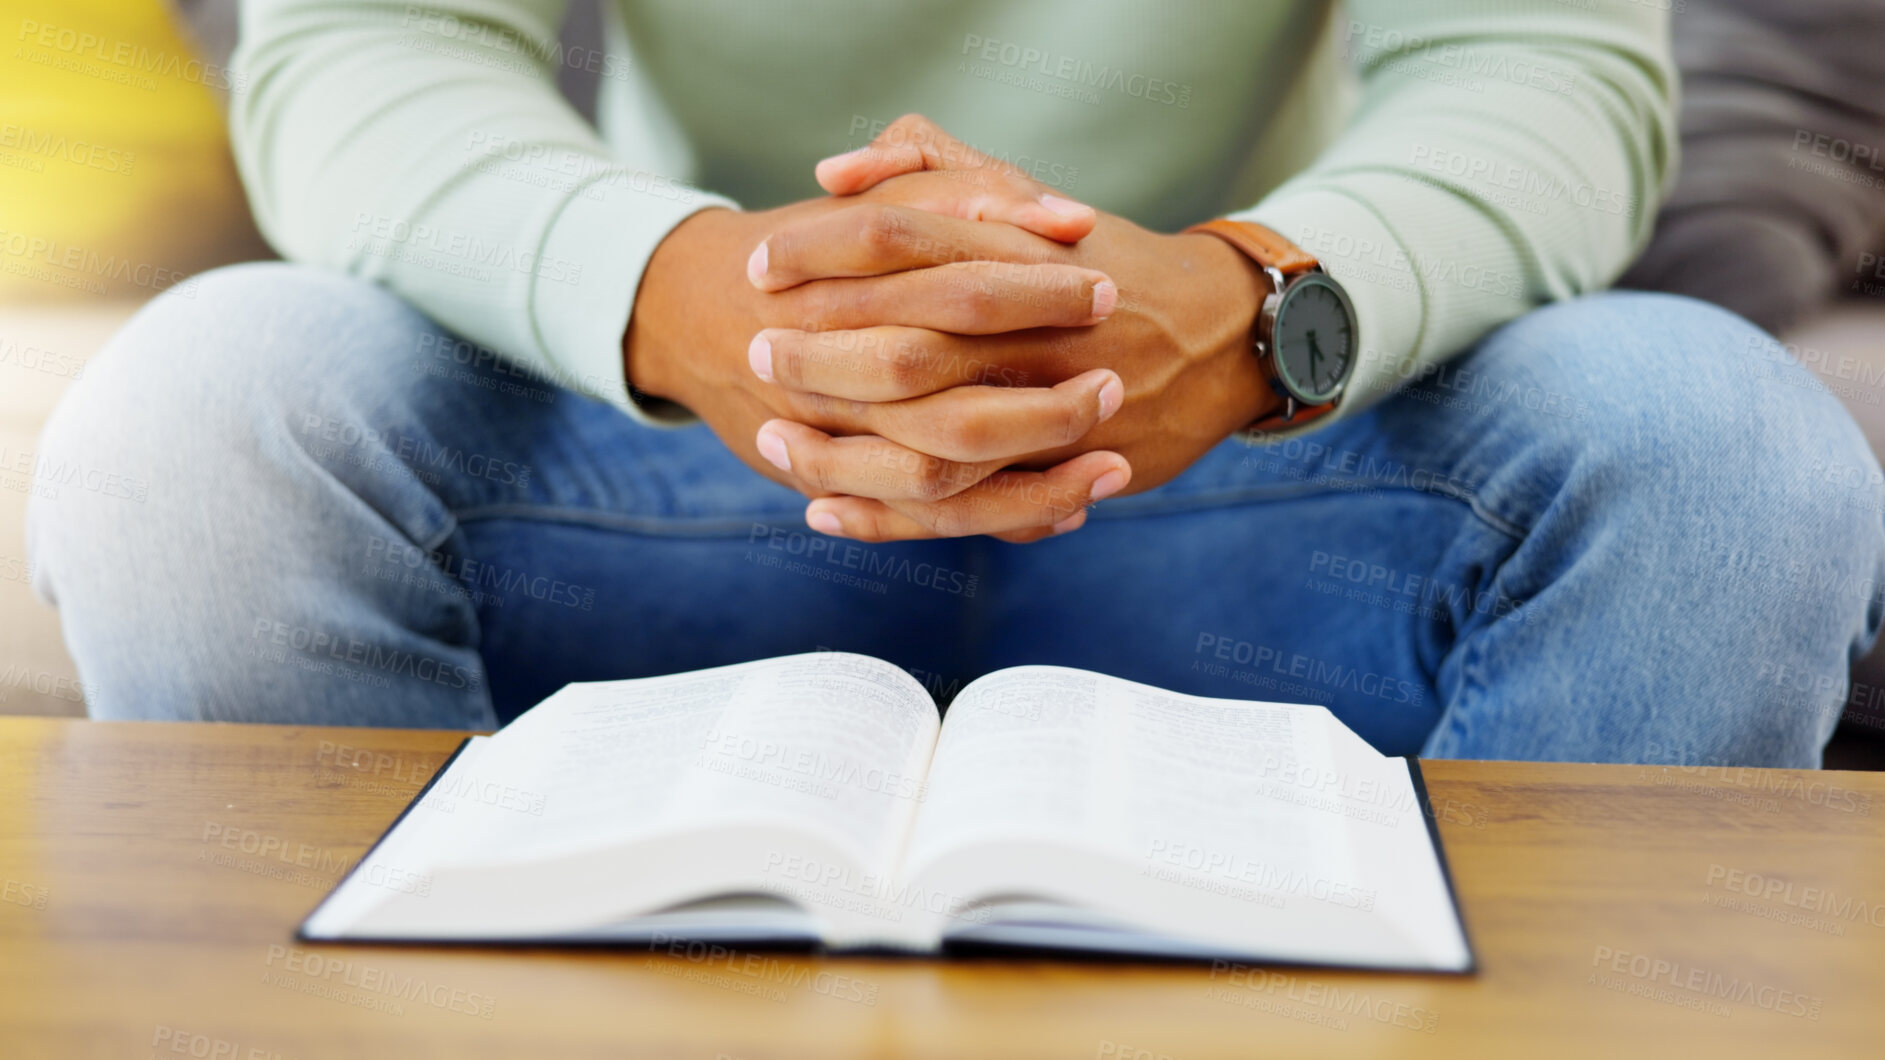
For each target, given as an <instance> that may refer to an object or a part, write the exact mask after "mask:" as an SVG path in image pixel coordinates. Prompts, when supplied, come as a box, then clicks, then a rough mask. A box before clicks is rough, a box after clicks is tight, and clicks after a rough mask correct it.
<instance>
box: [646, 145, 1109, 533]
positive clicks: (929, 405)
mask: <svg viewBox="0 0 1885 1060" xmlns="http://www.w3.org/2000/svg"><path fill="white" fill-rule="evenodd" d="M809 218H820V219H821V225H839V226H854V227H855V231H856V236H855V238H852V239H843V240H837V241H826V242H835V243H836V244H837V245H838V246H839V247H841V251H840V253H841V254H842V255H844V256H846V258H848V260H836V261H820V262H817V263H815V264H816V266H817V267H818V268H819V269H820V270H821V272H822V274H823V275H825V276H833V275H836V276H844V275H845V273H846V272H848V271H852V269H853V268H854V269H855V271H856V272H857V273H859V274H860V275H859V276H858V277H857V278H842V279H821V280H817V281H814V282H810V283H804V284H800V285H798V286H796V287H793V288H792V289H791V290H787V291H780V292H776V293H767V292H766V291H763V290H761V289H760V287H759V286H758V285H757V284H756V283H755V282H754V279H753V278H754V277H755V276H765V275H767V273H768V270H767V268H766V262H765V261H764V260H761V259H762V256H763V255H765V254H767V253H768V247H767V240H768V238H769V237H770V236H772V235H773V234H774V233H777V232H779V231H780V230H781V229H784V228H787V227H790V226H791V222H795V221H802V220H805V219H809ZM1094 218H1095V214H1094V213H1093V212H1092V211H1091V210H1090V209H1087V208H1085V207H1079V206H1077V205H1073V204H1068V203H1066V201H1065V200H1059V199H1056V200H1054V206H1053V207H1051V208H1050V207H1049V206H1048V205H1046V204H1045V203H1044V202H1043V200H1042V198H1041V191H1040V189H1039V188H1038V186H1036V185H1033V184H1032V182H1030V181H1026V180H1025V179H1024V178H1017V177H1015V176H1014V175H1013V174H1010V173H1006V172H1003V171H999V170H993V169H991V170H987V171H984V172H982V173H978V174H970V175H969V176H968V177H967V178H966V179H965V177H964V175H963V174H961V173H948V174H941V173H937V174H912V175H910V176H907V177H902V178H899V179H896V180H892V181H886V182H885V183H884V184H882V185H880V186H879V187H877V188H874V189H872V190H871V191H869V192H866V193H864V194H861V195H856V196H850V197H847V198H844V199H814V200H809V201H806V202H801V203H795V204H793V205H790V206H785V207H781V208H779V209H777V210H770V211H764V212H758V213H742V212H735V211H729V210H707V211H703V212H701V213H698V214H695V215H694V216H693V217H691V218H689V219H687V220H686V221H684V222H682V223H681V224H680V225H679V226H678V227H676V228H675V229H674V231H673V232H671V233H669V235H668V237H667V239H666V240H664V241H663V242H662V243H661V245H660V246H659V247H658V248H657V249H656V251H655V254H654V256H653V258H652V259H651V260H650V262H649V264H648V268H647V270H646V272H645V273H644V275H643V278H642V284H641V289H640V291H639V292H638V294H637V297H636V303H635V309H634V313H633V315H632V317H631V319H630V324H629V331H628V335H627V336H626V339H625V343H624V354H625V357H626V361H627V364H626V367H627V370H628V375H629V379H630V382H631V385H632V386H634V387H635V388H636V389H637V390H638V391H640V392H642V393H644V394H648V395H652V396H655V397H661V398H666V399H668V400H671V401H674V402H676V403H678V404H680V405H683V406H685V407H686V408H688V409H689V410H691V411H692V412H694V413H695V414H696V415H698V416H699V417H700V418H701V419H702V420H704V421H705V422H706V423H707V425H708V426H709V427H710V428H712V429H713V431H714V433H715V434H716V435H718V436H719V438H720V440H721V441H722V442H723V443H725V444H726V445H727V447H728V448H729V449H731V450H732V451H733V452H734V453H735V454H737V455H738V456H739V457H740V458H741V459H742V460H744V461H745V462H746V463H747V464H748V465H749V466H751V467H752V468H753V469H754V470H756V471H758V472H760V473H761V474H763V475H766V476H767V477H769V478H772V479H774V480H775V481H778V482H782V483H784V484H786V485H789V486H792V487H793V488H795V489H798V490H800V491H801V492H803V493H805V494H806V495H807V496H809V497H818V496H825V495H828V494H829V492H830V491H829V490H826V489H824V488H822V487H821V486H820V485H819V484H818V483H815V482H807V481H804V480H802V479H801V478H799V477H798V476H796V475H794V474H792V473H791V472H790V470H788V468H786V467H781V466H778V465H779V463H781V462H785V461H783V459H782V458H783V457H784V453H783V452H780V453H770V454H769V453H761V452H760V451H759V450H758V448H757V446H756V445H755V443H754V439H755V437H756V435H757V434H758V428H759V426H760V425H761V424H762V423H765V422H766V421H768V420H772V419H777V418H785V419H790V420H793V421H796V422H799V423H805V424H809V425H811V426H813V427H817V428H819V429H820V430H825V431H827V432H829V433H831V434H834V435H866V436H873V437H871V438H859V439H858V440H857V443H856V444H859V445H876V444H879V443H880V442H881V441H882V438H883V437H893V438H895V439H896V443H897V444H896V445H895V446H894V447H886V448H885V454H886V455H885V459H884V460H883V474H884V479H883V483H882V489H883V490H884V491H886V492H887V493H889V494H891V495H895V494H896V491H897V490H898V489H899V487H900V486H901V484H902V483H904V482H909V483H911V484H912V485H911V489H913V490H916V491H919V492H917V493H915V494H914V495H915V496H918V497H921V496H923V493H922V492H920V491H923V490H929V489H933V488H934V486H935V484H936V483H937V481H938V480H939V476H937V475H935V474H933V473H931V474H924V475H919V474H916V473H915V472H916V471H917V470H918V468H915V467H912V466H909V462H908V461H909V454H910V453H915V454H918V455H919V456H921V457H922V458H923V459H925V460H929V459H934V460H941V461H945V462H946V463H947V464H948V466H949V467H950V468H951V469H959V473H960V474H961V475H963V476H967V477H968V478H967V479H965V480H972V481H975V482H976V485H974V486H970V487H969V488H967V489H959V486H960V482H958V483H957V487H958V489H956V490H952V495H951V498H950V503H951V505H952V506H953V507H955V508H957V509H959V510H961V511H962V512H964V513H965V514H966V513H971V512H974V511H976V510H977V508H978V507H981V508H984V509H985V508H986V507H987V506H990V505H995V506H1000V507H1001V508H1002V509H1003V510H1005V511H1008V512H1010V513H1016V514H1011V516H1010V518H1009V521H1010V522H1013V523H1015V525H1016V526H1017V527H1018V529H1015V530H1012V531H1010V532H1007V533H1003V534H1001V535H999V536H1002V537H1004V538H1006V539H1008V540H1013V541H1027V540H1034V539H1036V538H1039V537H1042V536H1046V535H1048V534H1051V533H1056V532H1064V531H1066V530H1070V529H1074V528H1077V527H1078V526H1079V525H1080V523H1081V521H1082V520H1083V519H1084V512H1085V507H1086V505H1087V504H1088V503H1089V501H1090V500H1093V499H1097V497H1095V496H1094V490H1093V487H1094V484H1095V483H1096V482H1099V481H1100V480H1101V479H1103V478H1104V479H1105V480H1106V483H1107V484H1117V483H1120V482H1122V481H1123V480H1124V478H1125V477H1127V476H1129V475H1130V473H1131V469H1130V467H1129V466H1128V465H1126V462H1125V460H1124V458H1122V457H1120V456H1119V455H1118V454H1116V453H1109V452H1105V451H1100V452H1092V453H1085V454H1082V455H1080V456H1077V457H1075V458H1073V459H1070V460H1068V461H1066V462H1065V463H1063V464H1060V465H1058V466H1056V467H1053V468H1049V469H1047V470H1045V471H1001V472H999V473H998V474H993V477H989V476H991V474H992V473H994V472H996V469H998V468H1000V467H1002V466H1003V465H1004V464H1006V463H1008V462H1009V461H1010V460H1011V459H1012V458H1013V457H1014V456H1015V455H1016V454H1020V453H1027V452H1038V451H1042V450H1046V449H1052V448H1056V447H1058V446H1062V445H1068V444H1071V443H1073V442H1075V441H1077V440H1078V439H1079V438H1080V437H1082V436H1084V435H1085V434H1086V432H1087V431H1089V430H1091V429H1092V428H1093V427H1094V426H1095V425H1096V424H1098V423H1099V422H1101V421H1102V420H1104V419H1105V418H1106V417H1107V416H1110V415H1111V414H1112V413H1113V412H1114V411H1116V410H1117V409H1118V407H1119V402H1120V400H1121V398H1122V397H1123V388H1122V387H1121V384H1120V382H1119V379H1118V376H1117V375H1115V374H1114V373H1113V372H1111V371H1109V370H1105V369H1096V370H1093V371H1090V372H1086V373H1083V374H1082V375H1079V376H1076V377H1075V378H1072V379H1069V380H1067V381H1065V382H1063V383H1061V384H1059V385H1058V386H1054V387H1051V388H1050V387H1029V386H1027V385H1026V382H1027V381H1026V380H1023V379H1013V378H999V379H991V378H988V377H987V367H988V366H986V365H977V364H967V363H945V364H919V365H914V366H912V365H911V364H910V363H908V361H907V360H905V359H900V358H898V357H896V356H894V351H886V355H885V356H881V357H875V358H873V357H862V358H860V357H858V356H856V355H855V353H854V352H853V353H851V354H848V355H845V356H839V357H834V358H833V362H832V363H833V364H834V365H839V364H841V365H843V366H844V367H843V369H842V370H846V371H850V372H853V373H856V372H864V373H867V374H871V375H872V376H873V377H874V378H876V379H877V380H879V381H880V382H881V384H882V385H883V386H885V387H887V388H894V387H897V386H906V385H908V384H910V383H911V382H916V381H915V380H911V379H910V378H909V375H910V373H912V372H915V373H918V374H921V375H922V376H923V379H922V380H920V382H921V384H922V385H921V386H920V387H915V388H913V392H917V393H922V394H926V395H929V396H926V397H924V398H923V399H922V402H921V405H920V407H919V406H918V403H917V402H891V403H864V402H849V401H845V402H839V401H833V400H832V399H828V398H818V397H817V396H816V395H807V394H806V393H804V392H803V391H802V390H796V389H790V388H785V387H779V386H772V385H769V384H768V382H767V380H766V379H764V378H763V377H762V375H760V374H758V373H756V370H755V367H756V366H755V365H754V363H753V359H752V358H753V357H757V356H762V354H761V353H760V351H759V350H758V348H757V346H756V344H755V343H754V341H753V340H754V337H755V336H756V335H758V334H759V333H760V332H761V331H762V330H763V329H765V328H787V329H793V330H797V331H804V332H827V331H846V332H850V331H854V330H855V329H865V328H873V327H886V328H891V327H899V326H900V327H911V328H928V329H932V330H935V331H946V332H954V333H958V334H971V335H976V334H993V333H997V332H1006V331H1018V330H1023V329H1028V328H1037V327H1086V326H1090V325H1091V324H1093V323H1096V322H1098V320H1100V319H1103V318H1104V317H1105V316H1106V315H1107V314H1108V313H1110V312H1111V310H1112V308H1113V306H1114V304H1116V299H1117V288H1116V287H1114V286H1113V284H1112V281H1111V280H1110V279H1108V278H1107V277H1106V276H1105V274H1103V273H1099V272H1096V271H1094V270H1091V269H1086V268H1080V267H1077V266H1072V265H1067V264H1056V263H1048V262H1047V261H1046V259H1047V258H1048V257H1049V255H1051V254H1052V252H1053V250H1054V249H1055V247H1054V244H1053V243H1052V242H1050V239H1058V240H1064V241H1067V242H1072V241H1075V240H1077V239H1079V238H1081V237H1083V236H1084V235H1085V234H1086V233H1087V232H1088V231H1090V230H1091V228H1092V225H1093V221H1094ZM990 222H999V223H990ZM965 226H973V234H974V237H975V238H974V239H973V240H970V239H968V238H967V236H968V234H969V231H970V229H969V228H967V227H965ZM1037 232H1040V233H1045V235H1046V236H1047V237H1048V238H1043V236H1042V235H1037V234H1035V233H1037ZM991 238H992V239H994V240H995V241H996V242H997V243H998V244H999V245H1000V247H1001V254H1002V257H1003V258H1004V259H1005V260H1003V261H999V262H997V261H986V260H977V261H964V260H960V259H961V258H962V257H963V255H962V254H961V252H960V251H959V250H957V249H955V248H957V247H959V246H962V245H968V244H970V243H976V244H980V245H982V246H987V245H988V241H989V240H990V239H991ZM755 247H758V248H760V249H759V251H758V252H754V250H753V248H755ZM785 256H786V255H785V254H783V253H782V254H781V257H782V258H783V257H785ZM890 267H895V268H897V269H898V270H900V271H894V272H888V273H886V272H885V270H886V269H887V268H890ZM879 274H881V275H879ZM749 355H750V356H749ZM939 377H942V378H946V379H948V380H949V381H950V382H954V383H961V384H965V386H963V387H960V388H957V389H956V390H955V392H954V393H952V392H951V390H950V389H941V390H940V392H937V391H938V386H937V385H936V384H937V383H938V381H939ZM991 383H992V384H995V385H996V386H997V387H1000V386H1007V387H1008V388H1009V389H1007V390H1001V389H993V390H991V388H990V384H991ZM966 384H975V385H966ZM992 422H1000V423H1002V424H1004V425H1006V426H1005V428H1004V429H1003V430H1000V431H990V430H985V429H980V425H983V424H989V423H992ZM1017 423H1019V424H1023V425H1024V426H1023V427H1021V428H1019V430H1017V429H1016V428H1015V426H1014V425H1015V424H1017ZM877 436H881V437H877ZM929 470H931V471H932V472H933V470H934V468H933V466H932V467H931V468H930V469H929ZM1109 475H1110V476H1111V477H1108V476H1109ZM943 478H944V479H945V480H946V478H947V476H943ZM985 478H987V481H983V480H984V479H985ZM1115 488H1116V486H1115ZM1103 492H1104V489H1102V493H1103Z"/></svg>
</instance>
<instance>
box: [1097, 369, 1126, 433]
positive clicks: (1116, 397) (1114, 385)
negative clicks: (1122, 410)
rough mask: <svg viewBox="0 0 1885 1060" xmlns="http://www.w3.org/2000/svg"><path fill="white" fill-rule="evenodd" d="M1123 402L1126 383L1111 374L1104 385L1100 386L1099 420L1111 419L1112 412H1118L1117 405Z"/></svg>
mask: <svg viewBox="0 0 1885 1060" xmlns="http://www.w3.org/2000/svg"><path fill="white" fill-rule="evenodd" d="M1125 403H1126V384H1124V383H1122V382H1120V381H1119V377H1118V376H1113V377H1112V378H1111V379H1108V380H1107V381H1106V385H1105V386H1102V387H1100V422H1101V423H1105V422H1106V421H1107V420H1109V419H1112V417H1113V413H1115V412H1118V411H1119V406H1121V405H1123V404H1125Z"/></svg>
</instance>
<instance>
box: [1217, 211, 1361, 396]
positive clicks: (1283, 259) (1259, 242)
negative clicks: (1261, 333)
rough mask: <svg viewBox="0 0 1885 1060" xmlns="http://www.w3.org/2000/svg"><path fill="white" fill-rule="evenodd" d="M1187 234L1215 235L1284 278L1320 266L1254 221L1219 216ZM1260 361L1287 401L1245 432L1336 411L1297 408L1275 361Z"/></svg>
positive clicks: (1291, 244) (1314, 260)
mask: <svg viewBox="0 0 1885 1060" xmlns="http://www.w3.org/2000/svg"><path fill="white" fill-rule="evenodd" d="M1185 231H1187V232H1203V233H1206V234H1208V235H1213V236H1216V237H1218V238H1219V239H1222V240H1223V241H1225V242H1226V243H1229V244H1230V245H1231V246H1233V247H1236V248H1237V249H1238V250H1239V251H1241V252H1242V253H1243V254H1244V256H1245V257H1248V258H1249V259H1250V260H1252V261H1254V262H1256V263H1257V264H1258V265H1261V266H1263V267H1265V268H1273V269H1275V270H1276V271H1278V272H1280V273H1282V274H1283V275H1285V276H1293V275H1295V274H1297V273H1300V272H1307V271H1308V270H1310V269H1313V268H1315V267H1316V266H1317V265H1318V264H1320V263H1319V262H1317V261H1316V258H1315V255H1313V254H1311V253H1309V252H1308V251H1306V250H1304V249H1302V248H1301V247H1299V246H1297V245H1296V244H1294V243H1291V242H1290V241H1289V240H1287V239H1284V238H1283V237H1282V236H1280V235H1277V234H1276V233H1275V232H1273V231H1271V230H1270V229H1268V228H1265V227H1264V226H1262V225H1260V224H1257V223H1256V222H1254V221H1232V220H1230V219H1228V218H1223V217H1220V218H1217V219H1216V220H1212V221H1206V222H1204V223H1203V224H1195V225H1192V226H1191V227H1190V228H1187V229H1185ZM1261 360H1262V364H1263V372H1264V375H1266V376H1268V377H1269V380H1270V387H1271V388H1272V389H1273V390H1275V391H1276V392H1277V393H1278V394H1281V395H1283V396H1284V397H1285V398H1286V399H1287V400H1285V401H1284V402H1283V407H1282V409H1280V410H1278V411H1276V412H1273V413H1271V414H1270V415H1268V416H1265V417H1263V418H1262V419H1259V420H1257V421H1256V422H1255V423H1252V424H1251V425H1250V426H1248V427H1245V428H1244V430H1246V431H1256V432H1258V433H1265V432H1269V431H1274V430H1280V429H1282V428H1285V427H1300V426H1302V425H1303V424H1305V423H1308V422H1310V421H1312V420H1315V419H1317V418H1318V417H1321V416H1326V415H1328V414H1329V413H1331V412H1333V411H1335V405H1336V402H1334V401H1330V402H1327V403H1325V404H1321V405H1298V404H1296V402H1295V400H1294V399H1288V391H1286V390H1285V389H1284V387H1283V384H1282V382H1281V380H1279V379H1278V378H1277V374H1276V373H1277V368H1276V361H1275V358H1274V357H1268V356H1266V357H1263V358H1262V359H1261ZM1291 413H1293V415H1292V414H1291Z"/></svg>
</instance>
